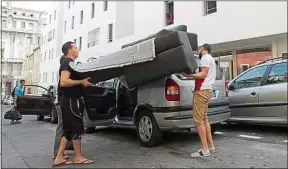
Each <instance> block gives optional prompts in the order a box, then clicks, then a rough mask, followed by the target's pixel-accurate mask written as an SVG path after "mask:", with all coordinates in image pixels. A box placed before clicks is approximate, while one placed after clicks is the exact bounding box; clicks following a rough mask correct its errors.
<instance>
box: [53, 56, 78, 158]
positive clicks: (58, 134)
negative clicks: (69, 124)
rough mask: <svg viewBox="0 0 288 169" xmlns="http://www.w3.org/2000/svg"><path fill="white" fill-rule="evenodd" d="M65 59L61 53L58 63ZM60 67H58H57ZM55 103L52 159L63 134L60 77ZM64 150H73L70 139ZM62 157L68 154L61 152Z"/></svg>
mask: <svg viewBox="0 0 288 169" xmlns="http://www.w3.org/2000/svg"><path fill="white" fill-rule="evenodd" d="M64 59H65V56H64V55H62V56H61V58H60V65H61V64H62V63H63V61H64ZM59 69H60V68H59ZM57 87H58V88H57V95H58V96H57V99H58V101H57V103H56V105H55V108H56V112H57V114H58V124H57V128H56V132H55V141H54V156H53V159H55V158H56V155H57V152H58V148H59V146H60V142H61V138H62V135H63V120H62V111H61V107H60V100H61V99H60V98H61V90H60V79H59V82H58V86H57ZM65 150H74V149H73V145H72V142H71V141H70V142H69V143H68V145H67V146H66V149H65ZM63 158H64V159H68V158H69V157H68V155H67V154H65V153H64V154H63Z"/></svg>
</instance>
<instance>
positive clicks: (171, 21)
mask: <svg viewBox="0 0 288 169" xmlns="http://www.w3.org/2000/svg"><path fill="white" fill-rule="evenodd" d="M172 24H174V14H173V13H167V14H166V25H172Z"/></svg>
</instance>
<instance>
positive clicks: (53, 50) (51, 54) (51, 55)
mask: <svg viewBox="0 0 288 169" xmlns="http://www.w3.org/2000/svg"><path fill="white" fill-rule="evenodd" d="M53 53H54V49H53V48H52V51H51V59H53Z"/></svg>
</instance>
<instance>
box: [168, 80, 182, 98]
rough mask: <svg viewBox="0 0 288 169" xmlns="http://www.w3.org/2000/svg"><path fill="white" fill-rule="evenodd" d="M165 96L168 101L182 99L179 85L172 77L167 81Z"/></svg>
mask: <svg viewBox="0 0 288 169" xmlns="http://www.w3.org/2000/svg"><path fill="white" fill-rule="evenodd" d="M165 97H166V100H167V101H180V92H179V86H178V84H177V83H176V82H175V81H173V80H171V79H168V80H167V81H166V86H165Z"/></svg>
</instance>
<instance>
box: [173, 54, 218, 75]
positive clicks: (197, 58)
mask: <svg viewBox="0 0 288 169" xmlns="http://www.w3.org/2000/svg"><path fill="white" fill-rule="evenodd" d="M195 57H196V62H197V64H198V65H200V58H199V57H197V56H195ZM196 72H199V68H198V69H197V70H196ZM175 75H176V76H177V77H178V78H179V79H181V80H194V78H193V77H185V76H183V75H181V74H180V73H175ZM222 78H223V76H222V72H221V70H220V69H219V68H218V65H217V67H216V80H222Z"/></svg>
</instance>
